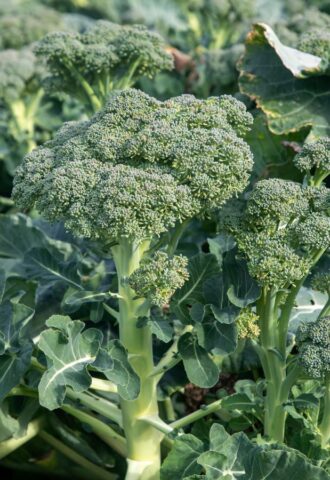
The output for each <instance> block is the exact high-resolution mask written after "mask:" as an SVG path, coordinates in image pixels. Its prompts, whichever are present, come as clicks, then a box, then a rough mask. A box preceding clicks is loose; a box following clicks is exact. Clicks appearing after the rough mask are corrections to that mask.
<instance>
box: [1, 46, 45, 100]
mask: <svg viewBox="0 0 330 480" xmlns="http://www.w3.org/2000/svg"><path fill="white" fill-rule="evenodd" d="M38 73H40V72H38V66H37V64H36V58H35V56H34V54H33V53H32V52H31V51H30V50H29V49H23V50H12V49H9V50H3V51H2V52H0V101H1V100H2V101H4V102H6V103H9V102H13V101H15V100H17V99H19V98H20V97H21V96H22V95H23V92H24V91H25V90H27V89H29V88H32V87H33V84H34V80H35V78H36V76H37V75H38Z"/></svg>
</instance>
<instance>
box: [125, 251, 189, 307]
mask: <svg viewBox="0 0 330 480" xmlns="http://www.w3.org/2000/svg"><path fill="white" fill-rule="evenodd" d="M187 263H188V261H187V259H186V257H183V256H182V255H175V256H174V257H172V258H170V257H169V256H168V255H167V253H166V252H161V251H159V252H156V253H155V255H154V256H153V257H152V258H146V259H145V260H144V261H143V263H142V264H141V266H140V267H139V268H138V269H137V270H135V271H134V272H133V274H132V275H131V276H130V277H129V284H130V286H131V288H133V290H134V291H135V293H136V294H137V295H138V297H144V298H148V299H150V302H151V304H153V305H156V306H158V307H163V306H164V305H166V304H167V303H169V301H170V298H171V297H172V295H173V294H174V292H175V291H176V290H177V289H178V288H180V287H182V286H183V284H184V283H185V281H186V280H187V279H188V277H189V274H188V270H187Z"/></svg>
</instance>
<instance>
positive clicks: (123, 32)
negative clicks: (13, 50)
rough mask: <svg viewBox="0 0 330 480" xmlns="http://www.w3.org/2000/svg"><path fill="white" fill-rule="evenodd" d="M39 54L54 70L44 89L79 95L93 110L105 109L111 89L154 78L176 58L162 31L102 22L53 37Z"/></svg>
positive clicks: (39, 45) (39, 48) (39, 47)
mask: <svg viewBox="0 0 330 480" xmlns="http://www.w3.org/2000/svg"><path fill="white" fill-rule="evenodd" d="M35 51H36V54H37V55H38V56H39V57H41V58H43V59H45V60H46V63H47V66H48V68H49V71H50V75H49V76H48V77H47V78H46V79H45V88H46V89H47V90H48V91H50V92H52V93H59V92H64V93H68V94H70V95H72V96H74V97H78V98H79V99H80V100H81V101H83V102H84V103H86V105H89V107H90V108H91V109H92V111H96V110H99V109H100V108H101V106H102V105H103V104H104V102H105V100H106V98H107V96H108V94H109V92H110V91H111V90H113V89H116V88H118V89H119V88H121V89H122V88H127V87H130V86H132V85H134V84H135V83H136V81H137V80H138V79H139V78H140V77H141V76H147V77H150V78H152V77H153V76H154V75H155V74H156V73H157V72H159V71H161V70H170V69H171V68H172V67H173V59H172V56H171V55H170V54H168V53H167V51H166V49H165V44H164V42H163V40H162V38H161V37H160V36H159V35H158V34H157V33H154V32H150V31H148V30H147V29H146V28H145V27H144V26H142V25H134V26H122V25H117V24H114V23H110V22H106V21H102V20H100V21H98V22H95V24H94V25H93V26H92V27H91V28H90V29H88V30H87V31H86V32H85V33H81V34H79V33H70V32H56V33H51V34H48V35H47V36H46V37H45V38H44V39H42V40H40V41H39V42H38V43H37V46H36V49H35Z"/></svg>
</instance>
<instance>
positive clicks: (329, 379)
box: [319, 373, 330, 448]
mask: <svg viewBox="0 0 330 480" xmlns="http://www.w3.org/2000/svg"><path fill="white" fill-rule="evenodd" d="M324 386H325V392H324V404H323V415H322V420H321V422H320V425H319V431H320V435H321V447H322V448H326V447H327V446H328V445H329V442H330V373H328V374H327V375H326V376H325V382H324Z"/></svg>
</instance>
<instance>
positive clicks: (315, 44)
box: [297, 30, 330, 66]
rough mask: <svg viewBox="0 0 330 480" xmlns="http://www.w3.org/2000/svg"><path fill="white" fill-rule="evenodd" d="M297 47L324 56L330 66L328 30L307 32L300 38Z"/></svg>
mask: <svg viewBox="0 0 330 480" xmlns="http://www.w3.org/2000/svg"><path fill="white" fill-rule="evenodd" d="M297 48H298V50H302V51H303V52H307V53H311V54H312V55H316V56H317V57H320V58H322V59H323V60H324V61H325V62H326V65H327V66H328V64H329V61H330V32H329V31H328V30H314V31H310V32H305V33H304V34H303V35H302V36H301V37H300V38H299V41H298V45H297Z"/></svg>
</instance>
